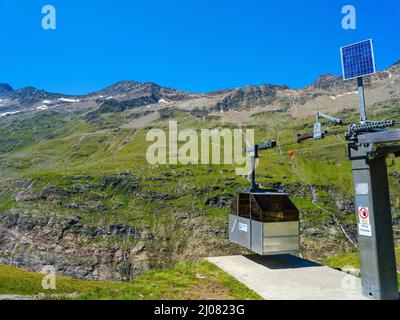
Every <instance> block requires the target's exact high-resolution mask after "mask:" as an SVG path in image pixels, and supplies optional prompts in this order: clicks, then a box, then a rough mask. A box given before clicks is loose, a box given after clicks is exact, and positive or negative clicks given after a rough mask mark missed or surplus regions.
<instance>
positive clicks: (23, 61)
mask: <svg viewBox="0 0 400 320" xmlns="http://www.w3.org/2000/svg"><path fill="white" fill-rule="evenodd" d="M46 4H53V5H54V6H55V7H56V9H57V30H54V31H44V30H43V29H42V28H41V19H42V14H41V8H42V6H43V5H46ZM345 4H352V5H354V6H355V7H356V9H357V30H343V29H342V28H341V20H342V17H343V15H342V14H341V8H342V6H343V5H345ZM399 32H400V1H398V0H379V1H371V0H368V1H366V0H348V1H338V0H329V1H328V0H279V1H278V0H275V1H269V0H263V1H262V0H246V1H243V0H241V1H236V0H213V1H212V0H168V1H161V0H159V1H157V0H113V1H110V0H45V1H42V0H35V1H33V0H1V2H0V46H1V47H0V48H1V50H0V82H6V83H9V84H11V85H12V86H13V87H15V88H20V87H23V86H27V85H32V86H35V87H38V88H41V89H45V90H49V91H55V92H63V93H70V94H83V93H87V92H90V91H94V90H97V89H100V88H102V87H104V86H107V85H110V84H112V83H113V82H115V81H118V80H136V81H153V82H156V83H158V84H160V85H163V86H169V87H173V88H177V89H182V90H187V91H193V92H207V91H213V90H218V89H224V88H231V87H238V86H245V85H249V84H262V83H273V84H287V85H289V86H291V87H303V86H306V85H308V84H310V83H311V82H313V81H314V80H315V78H317V76H319V75H320V74H322V73H325V72H331V73H334V74H338V75H339V74H340V73H341V67H340V55H339V47H340V46H342V45H344V44H348V43H352V42H356V41H359V40H364V39H367V38H373V39H374V41H375V53H376V61H377V67H378V69H383V68H386V67H388V66H389V65H391V64H392V63H394V62H396V61H398V60H400V41H399V40H400V36H399Z"/></svg>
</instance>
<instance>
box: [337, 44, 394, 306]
mask: <svg viewBox="0 0 400 320" xmlns="http://www.w3.org/2000/svg"><path fill="white" fill-rule="evenodd" d="M340 51H341V56H342V67H343V79H344V80H349V79H354V78H357V84H358V92H359V104H360V123H357V124H352V125H351V126H350V127H349V131H348V132H347V133H346V139H347V140H348V142H349V143H348V157H349V159H350V160H351V161H352V171H353V180H354V188H355V207H356V210H357V213H358V214H357V229H358V242H359V250H360V259H361V282H362V291H363V294H364V295H366V296H368V297H371V298H373V299H379V300H383V299H390V300H394V299H398V298H399V293H398V287H397V271H396V256H395V250H394V243H393V228H392V216H391V209H390V197H389V183H388V177H387V167H386V157H387V156H388V155H389V154H394V155H395V156H399V155H400V131H399V130H397V131H388V130H387V129H386V128H387V127H390V126H393V125H394V122H393V121H368V120H367V113H366V108H365V96H364V86H363V78H362V77H363V76H366V75H369V74H373V73H375V72H376V70H375V59H374V51H373V46H372V40H366V41H362V42H359V43H356V44H352V45H349V46H345V47H342V48H341V49H340Z"/></svg>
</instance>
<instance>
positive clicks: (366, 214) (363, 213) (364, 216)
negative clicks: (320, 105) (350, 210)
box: [358, 207, 369, 224]
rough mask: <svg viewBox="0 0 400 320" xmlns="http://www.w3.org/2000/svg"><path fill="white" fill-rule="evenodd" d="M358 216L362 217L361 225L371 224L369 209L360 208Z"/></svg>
mask: <svg viewBox="0 0 400 320" xmlns="http://www.w3.org/2000/svg"><path fill="white" fill-rule="evenodd" d="M358 216H359V217H360V223H365V224H369V210H368V208H367V207H359V208H358Z"/></svg>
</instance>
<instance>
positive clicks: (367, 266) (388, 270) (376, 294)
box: [349, 147, 399, 300]
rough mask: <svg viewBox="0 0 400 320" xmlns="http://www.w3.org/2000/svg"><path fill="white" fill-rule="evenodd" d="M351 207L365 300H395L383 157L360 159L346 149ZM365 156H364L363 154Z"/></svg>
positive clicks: (395, 287)
mask: <svg viewBox="0 0 400 320" xmlns="http://www.w3.org/2000/svg"><path fill="white" fill-rule="evenodd" d="M349 151H350V159H351V160H352V169H353V179H354V186H355V195H356V198H355V207H356V212H357V227H358V234H359V236H358V238H359V249H360V259H361V282H362V290H363V294H364V295H365V296H368V297H371V298H374V299H379V300H393V299H398V298H399V293H398V287H397V271H396V256H395V251H394V243H393V228H392V216H391V210H390V198H389V186H388V178H387V168H386V160H385V157H382V158H377V159H372V160H369V159H367V157H360V155H362V154H363V153H364V152H363V150H362V147H361V148H359V149H358V150H357V151H356V150H354V149H350V150H349ZM364 155H365V153H364Z"/></svg>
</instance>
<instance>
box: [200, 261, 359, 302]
mask: <svg viewBox="0 0 400 320" xmlns="http://www.w3.org/2000/svg"><path fill="white" fill-rule="evenodd" d="M207 260H208V261H209V262H211V263H213V264H215V265H216V266H218V267H219V268H221V269H222V270H224V271H225V272H226V273H228V274H230V275H231V276H233V277H234V278H236V279H237V280H239V281H240V282H242V283H243V284H245V285H246V286H247V287H249V288H250V289H252V290H254V291H255V292H257V293H258V294H259V295H260V296H261V297H263V298H264V299H266V300H365V299H367V298H366V297H364V296H363V295H362V294H361V279H360V278H357V277H355V276H352V275H348V274H346V273H344V272H341V271H338V270H335V269H332V268H329V267H326V266H322V265H319V264H317V263H314V262H311V261H309V260H304V259H301V258H298V257H295V256H292V255H277V256H258V255H249V256H228V257H213V258H208V259H207Z"/></svg>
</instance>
